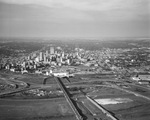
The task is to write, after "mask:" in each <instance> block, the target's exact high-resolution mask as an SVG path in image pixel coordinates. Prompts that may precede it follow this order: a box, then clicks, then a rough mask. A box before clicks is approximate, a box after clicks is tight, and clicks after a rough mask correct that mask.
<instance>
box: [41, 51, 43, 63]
mask: <svg viewBox="0 0 150 120" xmlns="http://www.w3.org/2000/svg"><path fill="white" fill-rule="evenodd" d="M42 60H43V53H42V52H40V61H42Z"/></svg>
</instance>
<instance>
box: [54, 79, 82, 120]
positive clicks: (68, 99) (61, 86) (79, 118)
mask: <svg viewBox="0 0 150 120" xmlns="http://www.w3.org/2000/svg"><path fill="white" fill-rule="evenodd" d="M54 79H55V80H56V82H57V83H58V85H59V86H60V88H61V90H62V91H63V92H64V96H65V98H66V100H67V102H68V103H69V105H70V107H71V109H72V110H73V112H74V114H75V116H76V118H77V120H83V116H81V115H80V112H79V111H78V108H76V106H75V105H74V103H73V101H72V99H71V98H70V95H69V93H68V91H67V89H66V88H65V86H64V84H63V83H62V81H61V79H60V78H55V77H54Z"/></svg>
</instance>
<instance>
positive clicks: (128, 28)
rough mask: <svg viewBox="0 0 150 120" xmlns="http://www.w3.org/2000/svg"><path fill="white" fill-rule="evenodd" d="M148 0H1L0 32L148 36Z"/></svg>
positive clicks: (86, 35) (21, 34) (14, 35)
mask: <svg viewBox="0 0 150 120" xmlns="http://www.w3.org/2000/svg"><path fill="white" fill-rule="evenodd" d="M149 34H150V0H0V36H4V37H5V36H10V37H11V36H13V37H149Z"/></svg>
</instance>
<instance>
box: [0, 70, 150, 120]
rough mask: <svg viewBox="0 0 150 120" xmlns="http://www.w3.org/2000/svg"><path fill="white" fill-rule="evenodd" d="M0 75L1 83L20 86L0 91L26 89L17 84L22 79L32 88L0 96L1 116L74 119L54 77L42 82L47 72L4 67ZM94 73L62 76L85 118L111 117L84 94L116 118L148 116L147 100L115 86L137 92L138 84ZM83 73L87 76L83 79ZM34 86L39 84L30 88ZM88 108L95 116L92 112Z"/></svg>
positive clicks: (15, 119) (134, 119)
mask: <svg viewBox="0 0 150 120" xmlns="http://www.w3.org/2000/svg"><path fill="white" fill-rule="evenodd" d="M0 75H1V79H0V83H1V84H3V85H10V84H14V85H19V87H17V88H16V87H14V88H11V89H8V88H7V87H6V88H5V89H4V90H3V91H1V93H3V92H5V90H6V91H7V90H8V91H11V90H15V89H16V90H18V89H20V88H21V89H26V86H21V85H20V84H21V83H24V82H25V83H28V84H30V86H28V88H31V90H24V91H19V92H16V93H12V94H10V95H7V96H5V97H1V98H0V109H1V112H0V119H1V120H21V119H22V120H70V119H72V120H76V117H75V115H74V113H73V111H72V109H71V108H70V106H69V104H68V102H67V101H66V100H65V98H64V95H63V92H62V91H61V89H60V88H59V86H58V85H57V84H56V81H55V80H54V78H52V77H50V78H48V80H47V84H46V85H43V84H42V83H43V80H44V79H45V78H46V76H42V75H32V74H29V75H28V74H23V75H22V74H19V73H11V72H6V71H1V73H0ZM96 76H97V78H95V77H93V75H88V76H85V75H77V76H75V77H73V78H70V79H69V80H70V81H71V82H70V83H68V82H67V80H66V79H61V80H62V82H63V83H64V84H65V86H66V88H67V91H68V92H69V93H70V97H71V98H72V99H73V101H74V102H75V104H76V105H77V107H78V108H79V109H80V111H81V112H82V114H83V115H84V116H85V118H84V119H85V120H86V119H87V120H92V119H93V118H94V117H95V118H100V119H102V120H103V119H107V120H109V119H110V118H108V117H107V116H105V114H103V113H102V111H101V110H100V109H98V108H97V107H96V106H94V104H92V103H91V102H89V101H88V100H87V98H86V96H89V97H90V98H92V99H93V100H94V101H96V102H97V103H98V104H99V105H100V106H101V107H103V108H104V109H105V110H107V111H109V112H110V113H111V114H112V115H113V116H115V117H116V118H117V119H119V120H149V118H150V101H149V100H147V99H144V98H142V97H139V96H135V95H134V94H132V93H128V92H126V91H124V90H121V89H117V88H116V87H115V86H119V87H121V88H123V89H126V90H130V91H132V92H138V91H136V90H138V89H139V88H138V87H136V86H134V87H132V86H130V85H127V83H125V81H118V80H116V79H108V78H107V77H106V78H105V79H104V78H103V79H101V76H104V75H100V74H99V75H98V74H97V75H96ZM83 77H84V78H85V79H86V80H85V79H84V80H83ZM19 81H20V82H19ZM112 81H113V82H112ZM35 86H37V87H38V88H36V89H32V88H33V87H35ZM140 90H141V91H140V92H138V93H139V94H142V93H143V92H142V90H143V91H145V89H144V88H143V89H142V87H141V88H140ZM149 93H150V92H149V91H148V90H147V91H146V92H144V94H142V95H145V96H147V97H149V95H148V94H149ZM91 112H93V113H95V114H96V116H93V115H92V113H91Z"/></svg>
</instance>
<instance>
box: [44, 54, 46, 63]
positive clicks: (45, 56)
mask: <svg viewBox="0 0 150 120" xmlns="http://www.w3.org/2000/svg"><path fill="white" fill-rule="evenodd" d="M44 62H46V54H44Z"/></svg>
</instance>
